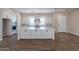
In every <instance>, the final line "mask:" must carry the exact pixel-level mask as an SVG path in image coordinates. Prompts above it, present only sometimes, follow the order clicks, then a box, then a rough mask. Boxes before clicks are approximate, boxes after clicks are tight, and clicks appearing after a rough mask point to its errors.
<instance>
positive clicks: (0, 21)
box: [0, 9, 2, 41]
mask: <svg viewBox="0 0 79 59" xmlns="http://www.w3.org/2000/svg"><path fill="white" fill-rule="evenodd" d="M1 11H2V10H1V9H0V41H1V40H2V18H1V17H2V12H1Z"/></svg>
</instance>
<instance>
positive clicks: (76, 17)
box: [69, 10, 79, 35]
mask: <svg viewBox="0 0 79 59" xmlns="http://www.w3.org/2000/svg"><path fill="white" fill-rule="evenodd" d="M69 28H70V29H69V32H70V33H72V34H76V35H79V10H76V11H74V12H72V13H71V14H70V21H69Z"/></svg>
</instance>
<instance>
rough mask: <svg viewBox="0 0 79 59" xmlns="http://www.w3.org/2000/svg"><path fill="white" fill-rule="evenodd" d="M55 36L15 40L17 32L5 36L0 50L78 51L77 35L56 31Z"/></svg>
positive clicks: (0, 43) (78, 39)
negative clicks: (53, 38) (52, 37)
mask: <svg viewBox="0 0 79 59" xmlns="http://www.w3.org/2000/svg"><path fill="white" fill-rule="evenodd" d="M55 38H56V39H55V40H52V39H46V40H44V39H27V40H26V39H21V40H17V34H15V35H12V36H6V37H4V38H3V41H1V42H0V51H79V36H76V35H73V34H69V33H56V35H55Z"/></svg>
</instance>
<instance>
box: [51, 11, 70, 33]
mask: <svg viewBox="0 0 79 59" xmlns="http://www.w3.org/2000/svg"><path fill="white" fill-rule="evenodd" d="M52 16H53V24H54V27H55V28H56V32H58V26H59V25H58V21H57V19H58V16H66V32H69V14H68V13H60V12H58V13H53V15H52ZM61 24H62V23H61Z"/></svg>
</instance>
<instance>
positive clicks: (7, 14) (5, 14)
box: [0, 8, 21, 40]
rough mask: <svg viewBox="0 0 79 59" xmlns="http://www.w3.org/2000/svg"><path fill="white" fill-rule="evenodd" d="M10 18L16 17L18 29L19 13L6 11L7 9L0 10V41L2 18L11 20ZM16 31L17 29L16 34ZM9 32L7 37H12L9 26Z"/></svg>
mask: <svg viewBox="0 0 79 59" xmlns="http://www.w3.org/2000/svg"><path fill="white" fill-rule="evenodd" d="M12 16H16V17H17V28H18V29H19V28H20V27H19V25H20V20H21V16H20V13H18V12H16V11H13V10H11V9H8V8H0V40H2V30H3V29H2V24H3V23H2V18H9V19H11V17H12ZM10 25H11V22H10ZM18 29H17V33H18ZM8 30H9V32H8V34H9V35H12V34H14V33H15V32H12V31H11V26H10V27H9V29H8Z"/></svg>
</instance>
